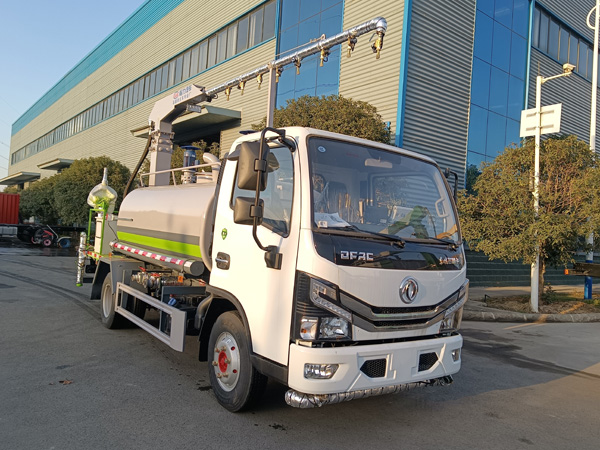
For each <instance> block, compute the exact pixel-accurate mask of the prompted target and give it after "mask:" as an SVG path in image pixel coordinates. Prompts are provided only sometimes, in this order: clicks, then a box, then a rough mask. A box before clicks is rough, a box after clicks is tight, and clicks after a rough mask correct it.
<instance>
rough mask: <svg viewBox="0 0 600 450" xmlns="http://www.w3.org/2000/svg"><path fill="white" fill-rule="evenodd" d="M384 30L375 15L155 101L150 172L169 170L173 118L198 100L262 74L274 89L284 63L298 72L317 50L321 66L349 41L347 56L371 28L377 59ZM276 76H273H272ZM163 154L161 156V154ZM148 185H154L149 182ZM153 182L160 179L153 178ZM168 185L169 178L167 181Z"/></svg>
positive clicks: (271, 105)
mask: <svg viewBox="0 0 600 450" xmlns="http://www.w3.org/2000/svg"><path fill="white" fill-rule="evenodd" d="M386 30H387V22H386V20H385V19H384V18H383V17H376V18H374V19H372V20H369V21H367V22H364V23H362V24H360V25H357V26H355V27H352V28H349V29H348V30H346V31H342V32H341V33H338V34H336V35H334V36H332V37H330V38H322V39H319V40H318V41H316V42H313V43H309V44H307V45H306V46H304V47H302V48H300V49H299V50H296V51H295V52H293V53H289V54H288V55H286V56H283V57H281V58H278V59H274V60H273V61H271V62H269V63H267V64H265V65H263V66H261V67H258V68H257V69H254V70H252V71H250V72H247V73H245V74H243V75H241V76H239V77H237V78H233V79H231V80H229V81H227V82H225V83H223V84H220V85H218V86H216V87H213V88H211V89H205V88H204V87H202V86H197V85H195V84H192V85H189V86H186V87H183V88H181V89H179V90H178V91H176V92H174V93H173V94H171V95H169V96H167V97H165V98H163V99H161V100H159V101H157V102H156V103H155V104H154V108H152V112H151V113H150V119H149V122H150V128H151V131H150V139H151V142H150V148H149V150H150V152H151V172H156V171H160V170H162V169H168V167H169V162H168V161H170V156H171V153H172V150H173V132H172V131H173V130H172V124H173V121H174V120H175V119H176V118H177V117H179V116H180V115H181V114H183V113H184V112H186V111H192V112H200V111H201V110H202V107H201V106H200V105H199V104H200V103H204V102H210V101H211V100H212V99H214V98H217V94H219V93H221V92H225V95H226V96H227V99H229V95H230V93H231V89H232V88H233V87H239V88H240V89H242V90H243V89H244V87H245V85H246V82H247V81H249V80H252V79H256V80H257V82H258V85H259V87H260V85H261V83H262V79H263V75H265V74H267V73H268V74H270V80H269V84H270V91H274V88H275V81H276V79H277V78H279V74H280V73H281V72H282V71H283V68H284V67H285V66H287V65H290V64H294V65H295V66H296V69H297V71H299V70H300V66H301V61H302V60H303V59H304V58H306V57H308V56H311V55H314V54H317V53H320V54H321V65H323V62H324V61H326V60H327V56H328V55H329V51H330V49H331V48H332V47H334V46H336V45H338V44H341V43H343V42H347V43H348V56H350V54H351V52H352V51H353V50H354V46H355V44H356V38H357V37H358V36H361V35H363V34H367V33H369V32H371V31H375V33H376V34H377V39H376V40H375V42H374V43H373V44H372V46H371V48H372V49H373V52H374V53H376V59H379V54H380V52H381V49H382V48H383V37H384V35H385V32H386ZM273 75H275V76H273ZM270 97H273V98H274V92H270ZM273 108H274V102H273V101H270V102H269V108H268V111H267V125H269V118H271V117H272V114H273V111H272V110H273ZM161 153H162V155H163V156H162V157H161ZM152 181H153V180H152V177H151V180H150V184H155V183H153V182H152ZM156 181H157V183H156V184H163V183H158V181H159V180H156ZM166 184H168V178H167V180H166Z"/></svg>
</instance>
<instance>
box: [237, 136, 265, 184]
mask: <svg viewBox="0 0 600 450" xmlns="http://www.w3.org/2000/svg"><path fill="white" fill-rule="evenodd" d="M262 142H263V146H262V147H263V154H262V158H260V156H261V155H260V147H261V141H257V142H242V147H241V149H240V158H239V161H238V180H237V187H238V188H239V189H244V190H247V191H254V190H256V182H257V178H260V183H259V189H260V190H261V191H264V190H265V189H266V187H267V157H268V156H269V146H268V145H267V144H266V142H264V141H262Z"/></svg>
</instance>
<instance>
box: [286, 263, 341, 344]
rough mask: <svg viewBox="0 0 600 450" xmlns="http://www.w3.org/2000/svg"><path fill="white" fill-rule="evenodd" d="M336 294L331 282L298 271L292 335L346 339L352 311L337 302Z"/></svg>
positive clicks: (303, 337) (308, 339)
mask: <svg viewBox="0 0 600 450" xmlns="http://www.w3.org/2000/svg"><path fill="white" fill-rule="evenodd" d="M338 297H339V295H338V288H337V286H335V285H334V284H331V283H328V282H326V281H324V280H319V279H316V278H313V277H311V276H309V275H307V274H305V273H302V272H298V274H297V278H296V290H295V299H294V302H295V307H294V327H293V329H292V339H300V340H303V341H312V342H315V341H339V340H350V338H351V332H352V328H351V326H350V324H351V323H352V313H351V312H350V311H348V310H346V309H345V308H343V307H342V306H341V305H340V303H339V301H338Z"/></svg>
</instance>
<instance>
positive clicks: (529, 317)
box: [463, 309, 600, 323]
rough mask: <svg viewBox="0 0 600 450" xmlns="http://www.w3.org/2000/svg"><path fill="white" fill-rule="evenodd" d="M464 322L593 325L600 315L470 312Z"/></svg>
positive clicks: (465, 313)
mask: <svg viewBox="0 0 600 450" xmlns="http://www.w3.org/2000/svg"><path fill="white" fill-rule="evenodd" d="M463 320H469V321H473V322H534V323H546V322H554V323H591V322H600V314H597V313H588V314H524V313H516V312H510V311H500V310H497V309H494V310H492V311H469V310H466V311H464V312H463Z"/></svg>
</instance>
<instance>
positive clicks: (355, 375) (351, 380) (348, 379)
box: [288, 335, 463, 394]
mask: <svg viewBox="0 0 600 450" xmlns="http://www.w3.org/2000/svg"><path fill="white" fill-rule="evenodd" d="M462 341H463V340H462V336H460V335H454V336H448V337H442V338H435V339H422V340H418V341H407V342H395V343H389V344H374V345H361V346H347V347H328V348H310V347H303V346H301V345H296V344H290V363H289V372H288V374H289V376H288V385H289V387H290V388H292V389H294V390H296V391H299V392H303V393H307V394H336V393H342V392H350V391H357V390H363V389H373V388H380V387H386V386H395V385H402V384H409V383H417V382H420V381H425V380H433V379H437V378H442V377H445V376H448V375H452V374H454V373H456V372H458V371H459V370H460V364H461V359H460V357H458V359H457V360H456V361H454V358H453V356H452V353H453V351H454V350H460V348H461V347H462ZM433 353H435V355H437V360H436V361H435V362H433V363H431V361H432V360H431V358H430V356H431V354H433ZM422 356H426V358H427V359H428V360H429V361H430V364H431V366H430V367H428V368H424V367H423V357H422ZM375 360H377V361H381V362H382V364H384V365H385V369H384V370H383V369H382V370H381V372H380V373H377V374H375V375H376V376H373V375H374V374H373V373H370V375H371V376H369V375H367V373H369V372H368V371H363V370H361V368H364V367H365V366H368V365H369V364H367V365H365V362H367V361H375ZM307 363H308V364H338V365H339V368H338V370H337V372H336V373H335V374H334V375H333V377H332V378H331V379H328V380H326V379H307V378H305V377H304V364H307ZM420 366H421V367H420ZM427 366H429V364H427V365H426V367H427ZM420 369H421V370H420ZM365 372H367V373H365Z"/></svg>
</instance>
